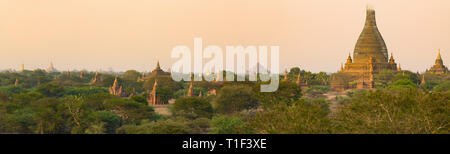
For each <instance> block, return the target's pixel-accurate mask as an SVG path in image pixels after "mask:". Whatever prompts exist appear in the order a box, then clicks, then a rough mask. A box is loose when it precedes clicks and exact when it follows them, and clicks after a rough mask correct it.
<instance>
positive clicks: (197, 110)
mask: <svg viewBox="0 0 450 154" xmlns="http://www.w3.org/2000/svg"><path fill="white" fill-rule="evenodd" d="M172 112H173V113H176V114H183V113H191V114H195V115H193V117H191V118H198V117H205V118H211V117H212V112H213V109H212V106H211V104H210V103H209V102H208V101H207V100H205V99H203V98H198V97H184V98H179V99H177V100H176V101H175V104H173V111H172Z"/></svg>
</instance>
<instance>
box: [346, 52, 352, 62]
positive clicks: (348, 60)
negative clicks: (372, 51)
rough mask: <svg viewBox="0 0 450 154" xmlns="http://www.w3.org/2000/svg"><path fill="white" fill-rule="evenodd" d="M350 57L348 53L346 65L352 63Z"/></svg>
mask: <svg viewBox="0 0 450 154" xmlns="http://www.w3.org/2000/svg"><path fill="white" fill-rule="evenodd" d="M352 62H353V60H352V56H350V53H348V57H347V62H345V63H346V64H349V63H352Z"/></svg>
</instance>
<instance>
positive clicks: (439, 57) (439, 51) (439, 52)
mask: <svg viewBox="0 0 450 154" xmlns="http://www.w3.org/2000/svg"><path fill="white" fill-rule="evenodd" d="M436 59H441V49H438V56H437V58H436Z"/></svg>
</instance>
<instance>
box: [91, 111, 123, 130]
mask: <svg viewBox="0 0 450 154" xmlns="http://www.w3.org/2000/svg"><path fill="white" fill-rule="evenodd" d="M97 114H98V116H99V118H100V121H101V122H103V124H104V125H103V127H104V129H105V131H104V132H105V133H108V134H114V133H115V132H116V129H117V128H119V127H120V125H121V122H122V119H120V117H119V116H117V115H116V114H114V113H112V112H109V111H98V112H97Z"/></svg>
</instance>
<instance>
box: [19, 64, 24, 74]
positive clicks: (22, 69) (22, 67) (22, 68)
mask: <svg viewBox="0 0 450 154" xmlns="http://www.w3.org/2000/svg"><path fill="white" fill-rule="evenodd" d="M24 70H25V66H24V64H23V63H22V66H21V67H20V72H23V71H24Z"/></svg>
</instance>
